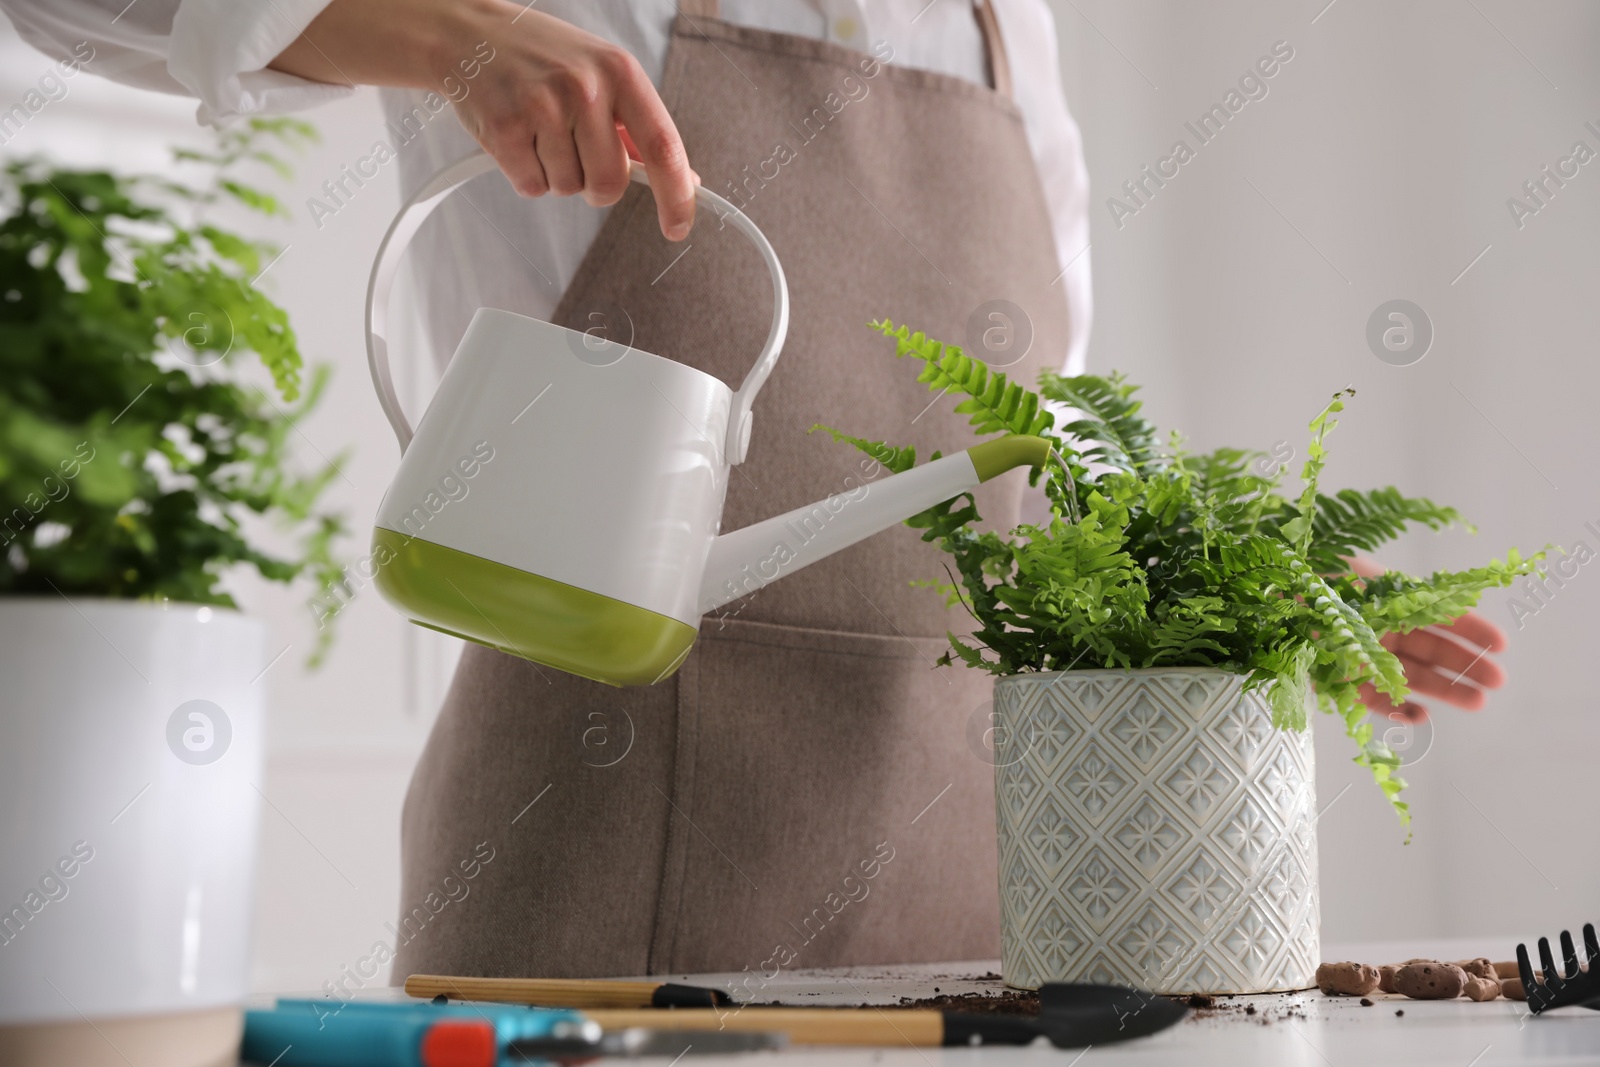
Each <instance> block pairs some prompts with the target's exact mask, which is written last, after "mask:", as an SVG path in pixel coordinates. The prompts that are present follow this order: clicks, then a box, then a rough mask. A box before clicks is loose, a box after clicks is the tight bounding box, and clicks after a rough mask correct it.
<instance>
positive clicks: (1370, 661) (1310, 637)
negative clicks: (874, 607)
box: [814, 321, 1543, 825]
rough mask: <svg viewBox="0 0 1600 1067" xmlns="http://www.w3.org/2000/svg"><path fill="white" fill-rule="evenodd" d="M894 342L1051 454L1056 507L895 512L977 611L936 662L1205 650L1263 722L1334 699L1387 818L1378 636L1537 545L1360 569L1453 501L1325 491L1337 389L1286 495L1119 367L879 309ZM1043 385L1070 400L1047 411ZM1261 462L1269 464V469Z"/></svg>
mask: <svg viewBox="0 0 1600 1067" xmlns="http://www.w3.org/2000/svg"><path fill="white" fill-rule="evenodd" d="M872 325H873V326H874V327H875V328H877V329H878V330H880V331H881V332H882V333H884V334H885V335H887V336H889V337H892V338H894V341H895V355H896V356H897V357H910V358H912V359H915V360H919V361H920V362H921V363H922V364H923V366H922V368H921V371H920V373H919V375H918V380H919V381H921V382H922V383H924V384H925V385H927V386H928V388H929V389H930V390H934V391H941V390H948V391H950V392H953V393H956V394H958V395H960V396H962V397H964V399H963V400H961V402H960V403H959V404H958V405H957V407H956V411H957V412H960V413H963V414H966V415H968V416H969V417H970V420H971V423H972V426H973V428H974V429H975V430H976V431H977V432H978V433H980V434H1011V433H1015V434H1034V435H1037V436H1040V437H1044V438H1045V439H1047V440H1048V441H1050V442H1051V444H1052V446H1053V447H1054V450H1055V457H1054V459H1055V461H1056V462H1054V463H1052V464H1051V465H1049V466H1047V467H1046V468H1044V469H1043V470H1042V471H1034V472H1033V474H1032V476H1031V477H1032V480H1033V482H1034V484H1036V485H1037V484H1038V483H1039V481H1040V480H1041V479H1042V481H1043V485H1044V491H1045V493H1046V494H1047V496H1048V497H1049V500H1050V504H1051V512H1052V518H1051V519H1050V521H1049V522H1048V523H1047V524H1045V525H1042V526H1035V525H1028V524H1024V525H1021V526H1018V527H1017V528H1016V529H1015V530H1012V531H1011V532H1010V533H1009V534H1001V533H998V532H994V531H980V530H978V529H977V524H978V523H979V522H980V516H979V515H978V512H977V508H976V504H975V502H974V500H973V497H972V496H971V495H970V494H963V495H962V496H959V497H956V498H955V499H953V500H948V501H945V502H944V503H942V504H940V505H938V506H936V507H933V508H930V509H928V510H927V511H924V512H922V513H921V514H919V515H916V516H914V517H913V518H911V519H910V520H908V522H907V524H908V525H910V526H912V527H916V528H919V529H921V530H922V531H923V533H922V538H923V540H925V541H930V542H933V543H934V544H937V545H938V546H939V547H940V548H942V549H943V550H944V551H945V552H947V553H949V554H950V556H951V558H952V559H951V561H952V563H953V564H954V567H955V570H954V572H949V571H948V569H947V574H948V575H949V577H950V581H948V582H941V581H927V582H924V583H919V584H925V585H928V586H931V587H933V588H935V589H936V590H937V591H939V592H940V593H942V594H943V595H944V596H945V598H946V602H947V603H948V604H951V605H954V604H957V603H959V604H960V605H962V606H963V607H965V608H966V609H967V611H968V612H969V613H970V614H971V615H972V618H973V620H974V622H975V624H976V625H975V628H974V630H973V632H972V633H971V634H970V635H969V636H958V635H956V634H953V633H952V634H950V635H949V637H950V649H949V651H947V652H946V653H945V655H944V657H943V659H942V661H941V662H943V663H946V664H948V663H952V662H954V661H955V660H960V661H961V662H963V663H965V664H967V665H968V666H971V667H976V668H978V669H980V670H986V671H990V672H992V673H994V674H997V675H1007V674H1018V673H1022V672H1027V671H1053V670H1066V669H1071V668H1079V669H1088V668H1127V669H1136V668H1144V667H1175V666H1188V667H1215V668H1218V669H1221V670H1226V671H1233V672H1236V673H1239V674H1243V675H1245V676H1246V677H1247V681H1246V688H1248V689H1256V688H1260V689H1263V690H1264V695H1265V696H1266V698H1267V700H1268V703H1269V705H1270V707H1271V708H1272V716H1273V723H1274V725H1275V726H1277V727H1279V728H1281V729H1288V730H1304V729H1306V728H1307V727H1308V725H1309V724H1308V722H1307V716H1306V708H1307V704H1308V702H1309V698H1310V696H1311V694H1313V693H1314V694H1315V696H1316V699H1317V701H1318V703H1319V705H1320V707H1321V708H1322V709H1323V710H1324V711H1328V712H1333V713H1336V714H1338V715H1339V716H1340V717H1341V718H1342V719H1343V720H1344V724H1345V731H1346V733H1347V734H1348V735H1349V736H1350V738H1351V739H1352V740H1353V741H1354V742H1355V744H1356V748H1357V753H1356V756H1355V761H1356V762H1357V763H1359V764H1361V765H1362V766H1364V767H1366V768H1368V769H1369V770H1370V771H1371V773H1372V776H1373V779H1374V780H1375V781H1376V782H1377V785H1378V786H1379V788H1380V789H1381V790H1382V791H1383V793H1384V795H1385V796H1386V797H1387V798H1388V800H1389V802H1390V803H1391V804H1392V805H1393V807H1394V810H1395V812H1396V813H1397V814H1398V815H1399V817H1400V821H1401V823H1402V824H1403V825H1409V823H1410V812H1409V809H1408V807H1407V805H1406V803H1405V801H1403V800H1401V799H1400V793H1401V791H1402V790H1403V789H1404V788H1405V782H1404V780H1402V779H1401V778H1400V776H1399V773H1398V772H1399V770H1400V763H1401V761H1400V758H1399V756H1398V755H1396V754H1395V753H1394V751H1393V750H1391V749H1390V748H1389V747H1388V746H1387V745H1386V744H1384V742H1383V741H1382V740H1381V739H1380V738H1378V737H1376V736H1374V733H1373V729H1372V725H1371V724H1370V723H1369V722H1368V721H1367V709H1366V708H1365V707H1364V706H1363V705H1362V704H1361V703H1360V700H1359V699H1358V690H1359V688H1360V686H1361V684H1362V683H1363V682H1371V683H1372V685H1373V687H1374V688H1375V689H1376V690H1377V691H1378V692H1380V693H1383V694H1385V695H1387V696H1389V697H1390V698H1392V699H1393V700H1394V701H1395V702H1396V703H1398V702H1399V701H1400V700H1401V699H1403V698H1404V697H1405V695H1406V692H1407V688H1406V680H1405V677H1404V674H1403V672H1402V670H1401V666H1400V663H1399V661H1398V660H1397V659H1396V658H1395V656H1394V654H1393V653H1391V652H1390V651H1389V650H1388V649H1387V648H1385V647H1384V646H1383V645H1382V644H1381V643H1380V641H1379V639H1380V638H1381V637H1382V636H1383V635H1384V634H1387V633H1393V632H1404V631H1407V630H1413V629H1416V628H1418V627H1422V626H1429V625H1433V624H1436V623H1444V622H1448V621H1449V620H1451V619H1454V618H1456V617H1458V616H1459V615H1461V614H1462V613H1464V612H1465V611H1467V610H1468V609H1469V608H1471V607H1472V606H1473V605H1474V604H1475V603H1476V602H1477V600H1478V596H1479V594H1480V593H1482V592H1483V590H1485V589H1488V588H1490V587H1493V586H1505V585H1509V584H1510V583H1511V581H1512V580H1513V579H1514V578H1515V577H1516V576H1518V575H1521V574H1526V573H1529V572H1530V571H1531V570H1532V569H1533V568H1534V566H1535V564H1536V562H1537V560H1538V559H1540V558H1541V557H1542V555H1543V554H1542V553H1539V554H1535V555H1533V556H1530V557H1527V558H1524V557H1522V556H1521V555H1520V554H1518V552H1517V551H1516V550H1515V549H1512V550H1511V551H1510V552H1509V553H1508V554H1507V556H1506V558H1505V560H1504V561H1499V560H1491V561H1490V562H1489V563H1487V564H1486V565H1484V566H1482V567H1477V568H1474V569H1471V570H1466V571H1441V572H1438V573H1435V574H1432V575H1429V576H1428V577H1426V578H1415V577H1411V576H1408V575H1405V574H1401V573H1399V572H1396V571H1390V572H1388V573H1387V574H1384V575H1383V576H1382V577H1379V578H1368V579H1362V578H1360V577H1358V576H1357V575H1356V574H1355V573H1354V571H1352V569H1351V564H1350V557H1351V556H1352V555H1353V554H1354V553H1358V552H1368V551H1371V550H1373V549H1375V548H1377V547H1378V546H1379V545H1381V544H1383V543H1384V542H1386V541H1389V540H1392V539H1393V538H1395V537H1397V536H1398V535H1399V534H1400V533H1401V532H1402V531H1404V530H1405V529H1406V528H1407V527H1409V526H1413V525H1418V526H1425V527H1428V528H1430V529H1433V530H1441V529H1444V528H1445V527H1448V526H1456V525H1465V523H1463V521H1462V519H1461V516H1460V515H1459V514H1457V512H1456V511H1455V510H1454V509H1452V508H1447V507H1440V506H1439V505H1437V504H1434V503H1433V502H1431V501H1428V500H1423V499H1417V498H1410V497H1405V496H1402V495H1401V494H1400V493H1399V491H1398V490H1395V489H1392V488H1389V489H1377V490H1372V491H1369V492H1361V491H1358V490H1354V489H1343V490H1340V491H1339V492H1338V493H1335V494H1333V495H1327V494H1324V493H1322V492H1320V491H1319V490H1318V480H1319V477H1320V475H1321V474H1322V470H1323V466H1324V464H1325V462H1326V457H1327V453H1326V450H1325V446H1324V441H1325V439H1326V437H1327V435H1328V434H1329V433H1330V432H1331V431H1332V430H1333V429H1334V427H1335V426H1336V425H1337V422H1336V421H1335V419H1334V416H1335V415H1337V414H1338V413H1339V412H1340V411H1341V410H1343V407H1344V401H1345V400H1346V399H1347V398H1348V397H1349V396H1352V395H1354V391H1353V390H1344V391H1341V392H1339V393H1336V394H1335V395H1334V397H1333V399H1332V401H1331V402H1330V403H1329V404H1328V406H1327V407H1325V408H1324V409H1323V410H1322V411H1320V412H1318V413H1317V416H1316V417H1315V418H1314V419H1312V420H1311V423H1310V430H1311V441H1310V445H1309V447H1308V449H1307V458H1306V463H1305V466H1304V469H1303V470H1302V472H1301V476H1302V480H1303V487H1302V489H1301V491H1300V494H1299V496H1298V497H1295V498H1293V499H1291V498H1288V497H1285V496H1283V495H1281V494H1280V492H1279V487H1278V483H1279V480H1280V478H1281V476H1282V475H1281V468H1279V467H1277V466H1276V465H1273V464H1263V463H1260V462H1259V461H1260V460H1261V459H1263V458H1264V456H1263V454H1262V453H1258V452H1252V451H1247V450H1242V449H1233V448H1220V449H1217V450H1216V451H1214V452H1210V453H1207V454H1204V455H1195V454H1191V453H1189V452H1188V451H1186V450H1185V449H1184V448H1183V447H1182V443H1181V439H1180V438H1179V437H1178V436H1177V435H1176V434H1174V435H1173V436H1172V437H1171V438H1170V439H1168V441H1167V442H1166V443H1165V444H1164V445H1163V443H1162V442H1161V441H1160V440H1159V438H1158V434H1157V431H1156V428H1155V427H1154V426H1152V425H1151V424H1150V423H1149V422H1148V421H1147V420H1146V419H1145V418H1144V417H1143V416H1141V415H1140V414H1139V410H1140V406H1141V402H1140V401H1139V400H1137V399H1135V392H1136V387H1135V386H1133V385H1131V384H1129V383H1128V382H1126V381H1125V380H1124V379H1123V378H1121V377H1120V376H1118V375H1112V376H1111V377H1096V376H1093V375H1080V376H1077V377H1064V376H1062V375H1059V374H1054V373H1051V372H1048V371H1047V372H1045V373H1044V374H1042V375H1041V376H1040V380H1039V388H1038V391H1037V392H1035V391H1032V390H1029V389H1027V388H1025V387H1023V386H1021V385H1019V384H1017V383H1015V382H1012V381H1008V380H1007V378H1006V376H1005V375H1003V374H997V373H993V372H991V371H989V369H988V368H987V367H986V366H985V365H984V364H983V363H982V362H981V361H980V360H976V359H974V358H972V357H970V356H968V355H966V354H965V353H964V352H962V351H961V350H960V349H959V348H956V347H955V346H953V345H946V344H942V343H940V342H938V341H935V340H933V339H931V338H928V337H926V336H924V335H923V334H922V333H920V332H918V333H914V332H912V331H911V330H909V329H908V328H907V327H905V326H899V327H897V326H895V325H894V324H893V323H891V322H887V321H885V322H877V323H873V324H872ZM1045 400H1052V401H1057V402H1059V403H1061V404H1065V405H1067V406H1069V407H1070V408H1071V409H1073V410H1074V412H1075V413H1076V415H1075V417H1074V418H1073V419H1072V421H1069V422H1067V423H1066V424H1065V425H1064V426H1061V427H1059V428H1057V427H1056V425H1055V416H1054V414H1053V413H1052V412H1051V411H1050V410H1048V408H1047V407H1046V405H1045V404H1044V403H1043V401H1045ZM814 429H821V430H825V431H826V432H828V433H829V434H831V435H832V436H833V437H834V439H835V440H839V441H844V442H848V443H850V444H852V445H854V446H856V447H857V448H860V449H861V450H863V451H865V452H866V453H868V454H869V455H871V456H873V457H874V458H876V459H878V460H879V461H880V462H882V463H884V465H885V466H887V467H889V468H890V469H891V470H894V471H897V472H898V471H902V470H906V469H908V468H910V467H911V466H913V465H914V464H915V463H916V453H915V450H914V449H911V448H898V447H895V446H892V445H889V444H887V443H884V442H879V441H868V440H865V439H863V438H858V437H851V436H849V435H847V434H844V433H841V432H840V431H838V430H835V429H832V428H830V427H825V426H819V427H814ZM1269 468H1270V471H1271V473H1267V470H1268V469H1269Z"/></svg>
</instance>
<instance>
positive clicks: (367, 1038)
mask: <svg viewBox="0 0 1600 1067" xmlns="http://www.w3.org/2000/svg"><path fill="white" fill-rule="evenodd" d="M582 1020H583V1016H582V1014H581V1013H579V1012H575V1011H568V1010H564V1009H541V1008H524V1007H508V1006H504V1005H496V1004H484V1005H477V1006H467V1005H456V1004H439V1005H435V1004H426V1003H418V1002H404V1001H402V1002H397V1003H385V1002H381V1001H378V1002H373V1001H366V1002H362V1001H350V1002H346V1003H340V1002H339V1001H334V1000H327V999H316V1000H294V999H282V1000H279V1001H278V1004H277V1007H276V1008H275V1009H272V1010H266V1011H249V1012H246V1013H245V1030H244V1047H243V1050H242V1055H243V1056H244V1058H245V1059H247V1060H252V1061H255V1062H258V1063H262V1064H268V1063H272V1062H273V1061H274V1060H276V1061H277V1067H432V1065H430V1064H428V1063H427V1062H426V1060H425V1058H424V1056H423V1053H422V1049H423V1042H424V1038H426V1036H427V1034H428V1032H429V1030H430V1029H432V1028H433V1027H435V1026H437V1025H438V1024H440V1023H442V1022H453V1023H478V1024H486V1025H488V1026H492V1027H493V1029H494V1046H495V1048H496V1049H497V1050H504V1049H505V1048H506V1047H507V1045H509V1044H510V1043H511V1042H513V1041H518V1040H523V1039H526V1038H543V1037H549V1036H550V1033H551V1030H552V1028H553V1027H555V1026H556V1025H557V1024H558V1023H562V1022H581V1021H582ZM280 1057H281V1058H280ZM496 1058H498V1057H492V1058H490V1059H489V1060H488V1061H487V1063H485V1065H484V1067H492V1064H493V1063H494V1062H495V1059H496Z"/></svg>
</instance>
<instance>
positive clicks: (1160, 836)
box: [994, 667, 1321, 993]
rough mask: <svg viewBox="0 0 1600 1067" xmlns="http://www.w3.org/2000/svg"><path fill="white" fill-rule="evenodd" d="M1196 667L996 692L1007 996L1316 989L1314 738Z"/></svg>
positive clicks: (1049, 678)
mask: <svg viewBox="0 0 1600 1067" xmlns="http://www.w3.org/2000/svg"><path fill="white" fill-rule="evenodd" d="M1243 682H1244V678H1243V677H1242V676H1240V675H1237V674H1229V673H1226V672H1223V671H1218V670H1211V669H1208V668H1197V667H1174V668H1154V669H1148V670H1137V671H1112V670H1087V671H1059V672H1053V673H1049V674H1024V675H1014V676H1011V677H1007V678H1002V679H1000V680H999V681H998V682H997V683H996V684H995V690H994V702H995V746H994V756H995V763H996V768H995V799H996V815H997V818H998V820H999V838H1000V914H1001V934H1002V953H1003V962H1004V972H1005V980H1006V984H1008V985H1012V986H1018V987H1021V988H1024V989H1035V988H1038V986H1039V985H1040V984H1042V983H1044V982H1052V981H1062V982H1101V983H1105V982H1116V983H1121V984H1126V985H1133V986H1138V987H1141V988H1144V989H1149V990H1154V991H1156V992H1161V993H1265V992H1271V991H1274V990H1284V989H1301V988H1305V987H1307V986H1310V985H1312V984H1314V978H1315V975H1316V969H1317V963H1318V960H1319V957H1320V954H1321V953H1320V944H1319V914H1320V912H1319V906H1318V893H1317V839H1316V831H1315V826H1314V824H1315V819H1316V810H1315V806H1316V788H1315V762H1314V760H1313V757H1312V749H1311V735H1310V732H1309V731H1307V732H1305V733H1290V732H1286V731H1282V730H1277V729H1274V728H1273V726H1272V714H1271V711H1270V710H1269V708H1268V707H1267V704H1266V701H1265V700H1264V699H1263V696H1262V694H1261V693H1259V692H1252V693H1245V692H1243V691H1242V685H1243Z"/></svg>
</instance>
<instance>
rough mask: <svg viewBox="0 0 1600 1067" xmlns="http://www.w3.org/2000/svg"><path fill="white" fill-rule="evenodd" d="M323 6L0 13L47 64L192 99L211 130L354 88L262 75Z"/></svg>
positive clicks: (19, 0)
mask: <svg viewBox="0 0 1600 1067" xmlns="http://www.w3.org/2000/svg"><path fill="white" fill-rule="evenodd" d="M328 3H329V0H263V2H260V3H240V2H237V0H132V2H131V3H130V2H129V0H0V9H3V10H4V11H5V13H6V15H7V16H8V17H9V18H10V19H11V22H12V24H13V25H14V26H15V27H16V29H17V33H18V35H19V36H21V37H22V39H23V40H25V41H27V42H28V43H29V44H31V45H33V47H35V48H37V49H39V50H40V51H41V52H43V53H45V54H46V55H48V56H50V57H51V58H52V59H56V60H61V61H66V62H73V63H74V64H75V65H78V66H81V68H82V69H83V70H85V71H87V72H89V73H90V74H96V75H100V76H102V77H106V78H110V79H112V80H114V81H119V82H122V83H124V84H126V85H134V86H137V87H139V88H141V89H154V90H156V91H158V92H165V93H173V94H176V95H182V96H191V97H194V98H195V99H196V100H198V101H199V104H200V106H199V108H198V110H197V112H196V116H195V117H196V118H197V119H198V120H199V121H200V122H202V123H205V124H207V125H219V124H221V123H224V122H227V121H229V120H230V119H235V118H238V117H240V116H243V115H255V114H273V113H282V112H287V111H299V110H302V109H304V108H309V107H315V106H316V105H318V104H322V103H326V102H327V101H329V100H334V99H337V98H338V97H341V96H345V95H348V94H349V93H350V92H352V91H353V89H352V88H351V87H350V86H345V85H329V84H326V83H324V82H316V81H310V80H308V79H305V78H299V77H296V76H295V75H292V74H285V73H283V72H282V71H276V70H268V69H267V64H269V63H271V62H272V60H273V59H274V58H275V57H276V56H277V55H278V54H279V53H281V52H282V51H283V50H284V49H285V48H287V47H288V46H289V44H290V43H291V42H292V41H294V39H295V38H296V37H298V36H299V35H300V33H301V32H302V31H303V30H304V29H305V28H306V26H307V25H308V24H310V22H311V20H312V19H314V18H316V17H317V15H319V14H320V13H321V12H322V9H323V8H325V7H327V5H328ZM85 56H87V57H88V58H87V59H85V58H84V57H85Z"/></svg>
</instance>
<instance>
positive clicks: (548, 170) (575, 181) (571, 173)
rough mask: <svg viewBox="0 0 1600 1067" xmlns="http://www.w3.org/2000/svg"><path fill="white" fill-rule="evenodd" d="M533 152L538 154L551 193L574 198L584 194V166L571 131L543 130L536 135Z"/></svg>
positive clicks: (556, 127)
mask: <svg viewBox="0 0 1600 1067" xmlns="http://www.w3.org/2000/svg"><path fill="white" fill-rule="evenodd" d="M533 149H534V151H535V152H537V153H539V163H540V164H541V165H542V166H543V167H544V175H545V179H546V180H547V181H548V182H549V183H550V191H551V192H552V193H555V194H556V195H557V196H571V195H572V194H574V193H580V192H582V191H583V164H582V163H581V162H579V159H578V145H577V143H576V142H575V141H573V139H572V131H571V130H570V129H565V128H563V127H560V126H555V127H552V126H542V127H541V128H540V130H539V132H538V133H537V134H535V135H534V140H533Z"/></svg>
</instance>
